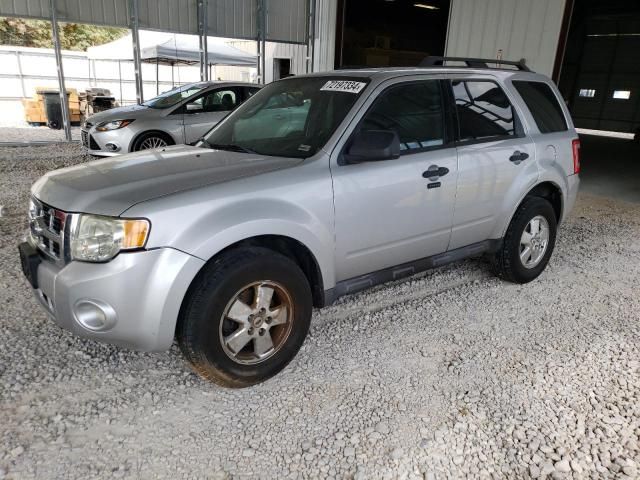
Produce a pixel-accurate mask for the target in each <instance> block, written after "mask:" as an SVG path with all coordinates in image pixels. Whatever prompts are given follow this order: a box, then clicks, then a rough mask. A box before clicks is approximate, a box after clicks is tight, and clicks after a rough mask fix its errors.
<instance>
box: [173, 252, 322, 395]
mask: <svg viewBox="0 0 640 480" xmlns="http://www.w3.org/2000/svg"><path fill="white" fill-rule="evenodd" d="M311 309H312V301H311V289H310V287H309V283H308V281H307V278H306V277H305V275H304V273H303V272H302V270H300V267H298V265H297V264H296V263H294V262H293V261H292V260H290V259H289V258H287V257H285V256H283V255H281V254H279V253H277V252H274V251H272V250H268V249H265V248H249V249H238V250H232V251H230V252H226V253H224V254H222V256H221V257H219V258H218V259H216V260H214V261H213V262H211V263H210V264H208V265H207V266H206V267H205V268H204V270H203V271H202V272H201V273H200V274H199V275H198V277H197V278H196V280H195V281H194V285H193V286H192V288H191V289H190V291H189V294H188V295H187V298H186V299H185V303H184V305H183V308H182V310H181V313H180V319H179V323H178V329H177V336H178V341H179V343H180V347H181V349H182V352H183V353H184V355H185V356H186V357H187V359H188V360H189V361H190V362H191V364H192V365H193V367H194V369H195V370H196V372H198V373H199V374H200V375H202V376H203V377H205V378H207V379H209V380H212V381H213V382H216V383H218V384H220V385H223V386H227V387H235V388H239V387H248V386H250V385H254V384H256V383H260V382H263V381H265V380H267V379H268V378H270V377H272V376H273V375H275V374H276V373H278V372H279V371H280V370H282V369H283V368H284V367H285V366H286V365H287V364H288V363H289V362H290V361H291V360H292V359H293V357H294V356H295V355H296V353H298V350H299V349H300V347H301V346H302V343H303V342H304V339H305V337H306V335H307V332H308V330H309V323H310V320H311Z"/></svg>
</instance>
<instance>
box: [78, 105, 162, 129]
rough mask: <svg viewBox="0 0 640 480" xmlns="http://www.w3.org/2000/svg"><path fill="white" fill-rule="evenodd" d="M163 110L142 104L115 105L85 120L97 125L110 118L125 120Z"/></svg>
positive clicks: (154, 113) (155, 113) (110, 119)
mask: <svg viewBox="0 0 640 480" xmlns="http://www.w3.org/2000/svg"><path fill="white" fill-rule="evenodd" d="M163 111H164V110H160V109H153V108H149V107H145V106H144V105H127V106H125V107H116V108H111V109H109V110H105V111H103V112H98V113H94V114H93V115H91V116H90V117H87V122H89V123H92V124H93V125H97V124H98V123H102V122H110V121H112V120H127V119H133V118H141V117H147V116H149V115H152V116H153V115H158V114H159V113H160V112H163Z"/></svg>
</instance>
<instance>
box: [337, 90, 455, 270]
mask: <svg viewBox="0 0 640 480" xmlns="http://www.w3.org/2000/svg"><path fill="white" fill-rule="evenodd" d="M443 85H444V83H443V82H441V81H440V80H423V79H421V80H412V81H407V80H404V81H397V80H396V81H395V82H394V83H393V84H392V85H391V86H388V87H386V88H385V89H384V90H382V91H381V92H380V94H379V95H378V96H377V97H376V99H375V101H374V102H373V103H372V104H371V106H370V107H369V108H368V109H367V110H366V113H365V114H364V115H363V116H362V118H361V119H360V121H359V122H358V125H357V127H356V128H355V129H354V132H353V133H356V132H358V131H362V130H392V131H395V132H396V133H397V134H398V136H399V139H400V142H401V155H400V157H399V158H397V159H391V160H383V161H371V162H364V163H357V164H350V165H345V164H340V163H341V162H339V161H338V162H336V163H335V164H332V177H333V187H334V204H335V237H336V238H335V240H336V275H337V280H338V281H340V280H346V279H349V278H353V277H357V276H360V275H363V274H366V273H370V272H373V271H376V270H381V269H384V268H387V267H392V266H396V265H400V264H403V263H406V262H410V261H413V260H417V259H420V258H424V257H428V256H431V255H435V254H438V253H442V252H444V251H445V250H446V249H447V245H448V243H449V236H450V233H451V221H452V214H453V208H454V203H455V195H456V176H457V159H456V149H455V147H454V144H453V143H452V142H450V141H449V136H448V130H449V129H448V128H447V127H446V126H445V123H446V122H445V118H446V115H445V109H446V106H445V102H444V90H443ZM379 88H381V87H379ZM373 95H375V93H374V94H373ZM348 145H349V142H348V141H347V143H346V144H345V147H344V149H348ZM342 163H344V162H342Z"/></svg>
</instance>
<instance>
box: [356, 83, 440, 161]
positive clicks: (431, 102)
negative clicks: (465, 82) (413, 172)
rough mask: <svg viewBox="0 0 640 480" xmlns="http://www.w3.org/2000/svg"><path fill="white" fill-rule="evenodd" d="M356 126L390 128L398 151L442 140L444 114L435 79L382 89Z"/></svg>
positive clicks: (427, 146) (377, 128)
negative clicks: (395, 137) (398, 147)
mask: <svg viewBox="0 0 640 480" xmlns="http://www.w3.org/2000/svg"><path fill="white" fill-rule="evenodd" d="M360 130H393V131H395V132H396V133H397V134H398V137H399V138H400V150H401V152H402V153H412V152H413V151H417V150H421V149H425V148H429V147H434V146H438V145H443V144H444V114H443V99H442V89H441V83H440V81H439V80H427V81H423V82H415V83H408V84H405V85H399V86H395V87H391V88H390V89H389V90H387V91H385V92H382V93H381V94H380V97H378V99H377V100H376V101H375V103H374V104H373V106H372V107H371V108H370V109H369V111H368V112H367V113H366V115H365V116H364V118H363V119H362V122H361V124H360Z"/></svg>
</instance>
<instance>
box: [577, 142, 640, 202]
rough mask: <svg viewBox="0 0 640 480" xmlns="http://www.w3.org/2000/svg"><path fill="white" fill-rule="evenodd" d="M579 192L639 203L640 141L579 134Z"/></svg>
mask: <svg viewBox="0 0 640 480" xmlns="http://www.w3.org/2000/svg"><path fill="white" fill-rule="evenodd" d="M580 143H581V145H582V149H581V150H582V153H581V158H582V160H581V173H580V179H581V184H580V191H582V192H586V193H592V194H594V195H601V196H604V197H609V198H615V199H618V200H624V201H626V202H634V203H640V143H636V142H634V141H632V140H628V139H623V138H615V137H609V136H601V135H582V134H581V135H580Z"/></svg>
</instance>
